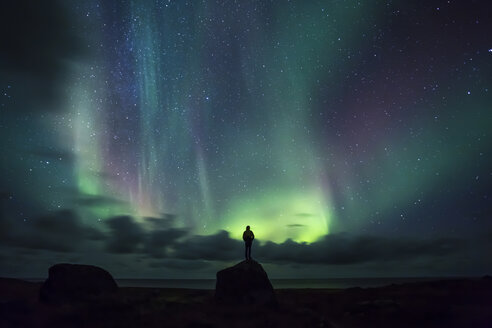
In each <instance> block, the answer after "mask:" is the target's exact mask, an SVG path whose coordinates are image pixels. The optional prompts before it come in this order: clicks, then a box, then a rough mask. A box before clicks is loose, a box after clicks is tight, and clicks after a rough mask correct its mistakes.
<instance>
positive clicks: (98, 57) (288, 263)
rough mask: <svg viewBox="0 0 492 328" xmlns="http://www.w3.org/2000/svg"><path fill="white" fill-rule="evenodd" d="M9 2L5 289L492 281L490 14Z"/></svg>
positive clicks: (0, 51)
mask: <svg viewBox="0 0 492 328" xmlns="http://www.w3.org/2000/svg"><path fill="white" fill-rule="evenodd" d="M1 6H2V8H1V10H0V11H1V14H0V20H1V23H0V24H1V28H0V30H1V33H2V40H4V42H2V45H0V73H1V74H0V147H1V149H2V157H1V160H0V169H1V171H2V172H3V173H2V174H1V175H0V228H1V229H0V241H1V244H0V245H1V246H0V264H1V266H0V267H1V268H0V275H2V276H22V277H35V276H45V275H46V272H47V269H48V267H49V266H50V265H52V264H55V263H58V262H74V263H88V264H95V265H101V266H103V267H105V268H106V269H108V270H109V271H110V272H112V273H113V275H115V276H116V277H131V278H145V277H146V278H149V277H151V278H173V277H188V278H213V277H214V274H215V272H216V271H217V270H218V269H220V268H223V267H224V266H226V265H229V264H232V263H235V262H238V261H240V260H241V259H242V255H243V245H242V241H241V236H242V232H243V230H244V228H245V226H246V225H250V226H251V229H252V230H253V231H254V233H255V235H256V237H257V240H256V241H255V245H254V246H253V258H256V259H258V260H259V261H260V262H261V263H263V264H264V265H265V268H266V269H267V271H268V272H269V274H270V276H273V277H286V278H309V277H316V278H319V277H347V276H351V277H353V276H361V277H366V276H382V275H386V276H388V275H393V276H432V275H435V276H448V275H483V274H486V273H491V272H492V263H490V261H488V259H487V258H486V256H484V254H487V252H490V251H492V221H491V219H492V218H491V213H492V211H491V209H492V205H491V200H490V198H491V197H492V195H491V194H490V191H491V190H492V188H491V187H492V153H491V150H492V137H491V136H490V134H491V132H490V131H491V128H490V127H491V126H492V97H491V95H492V90H491V88H492V39H491V38H490V31H492V19H491V18H492V5H490V4H489V3H488V1H485V0H484V1H480V0H467V1H465V0H461V1H460V0H449V1H447V0H442V1H441V0H439V1H438V0H431V1H424V0H417V1H396V0H393V1H390V0H386V1H382V0H371V1H355V0H345V1H343V0H331V1H321V0H318V1H315V0H313V1H294V0H291V1H287V0H278V1H273V0H271V1H269V0H262V1H260V0H257V1H254V0H247V1H233V0H229V1H226V0H220V1H219V0H217V1H215V0H213V1H212V0H210V1H205V0H204V1H198V0H197V1H184V0H179V1H178V0H138V1H137V0H125V1H116V0H108V1H100V0H99V1H97V0H88V1H83V2H81V1H74V0H73V1H72V0H70V1H53V0H50V1H43V2H39V1H34V0H22V1H11V2H5V3H3V4H2V5H1ZM306 268H308V269H309V270H306Z"/></svg>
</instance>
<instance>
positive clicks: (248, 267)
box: [215, 260, 277, 304]
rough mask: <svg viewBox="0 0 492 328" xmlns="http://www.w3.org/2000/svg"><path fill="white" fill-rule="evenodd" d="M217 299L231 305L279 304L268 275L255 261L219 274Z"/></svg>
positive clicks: (249, 261)
mask: <svg viewBox="0 0 492 328" xmlns="http://www.w3.org/2000/svg"><path fill="white" fill-rule="evenodd" d="M215 299H216V300H217V301H218V302H219V303H229V304H230V303H232V304H276V303H277V301H276V299H275V293H274V292H273V287H272V284H271V283H270V280H269V279H268V275H267V273H266V272H265V270H263V267H262V266H261V264H259V263H258V262H256V261H253V260H246V261H243V262H240V263H238V264H236V265H234V266H232V267H230V268H226V269H224V270H221V271H219V272H217V283H216V286H215Z"/></svg>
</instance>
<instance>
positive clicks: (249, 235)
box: [243, 226, 255, 260]
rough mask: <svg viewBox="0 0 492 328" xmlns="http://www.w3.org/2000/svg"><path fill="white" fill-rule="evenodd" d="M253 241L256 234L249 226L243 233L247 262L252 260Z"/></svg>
mask: <svg viewBox="0 0 492 328" xmlns="http://www.w3.org/2000/svg"><path fill="white" fill-rule="evenodd" d="M253 239H255V234H254V233H253V231H251V230H250V229H249V226H247V227H246V230H245V231H244V232H243V240H244V244H245V247H246V248H245V250H244V256H245V257H246V260H251V245H252V244H253Z"/></svg>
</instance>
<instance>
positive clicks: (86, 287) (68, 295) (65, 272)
mask: <svg viewBox="0 0 492 328" xmlns="http://www.w3.org/2000/svg"><path fill="white" fill-rule="evenodd" d="M117 290H118V285H116V282H115V281H114V279H113V277H112V276H111V274H109V272H107V271H106V270H104V269H101V268H99V267H96V266H92V265H82V264H68V263H60V264H56V265H54V266H52V267H51V268H50V269H49V276H48V279H47V280H46V281H45V282H44V284H43V285H42V286H41V290H40V293H39V298H40V300H41V301H42V302H45V303H62V302H72V301H83V300H88V299H93V298H94V297H96V296H100V295H103V294H111V293H114V292H116V291H117Z"/></svg>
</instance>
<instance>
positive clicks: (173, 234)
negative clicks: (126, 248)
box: [144, 228, 188, 258]
mask: <svg viewBox="0 0 492 328" xmlns="http://www.w3.org/2000/svg"><path fill="white" fill-rule="evenodd" d="M187 233H188V231H187V230H184V229H174V228H169V229H166V230H156V231H151V232H150V233H148V234H147V236H146V241H145V248H144V251H145V253H147V254H148V255H150V256H151V257H155V258H162V257H166V256H168V247H169V246H173V245H175V243H176V242H177V240H179V239H180V238H182V237H184V236H186V234H187Z"/></svg>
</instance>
